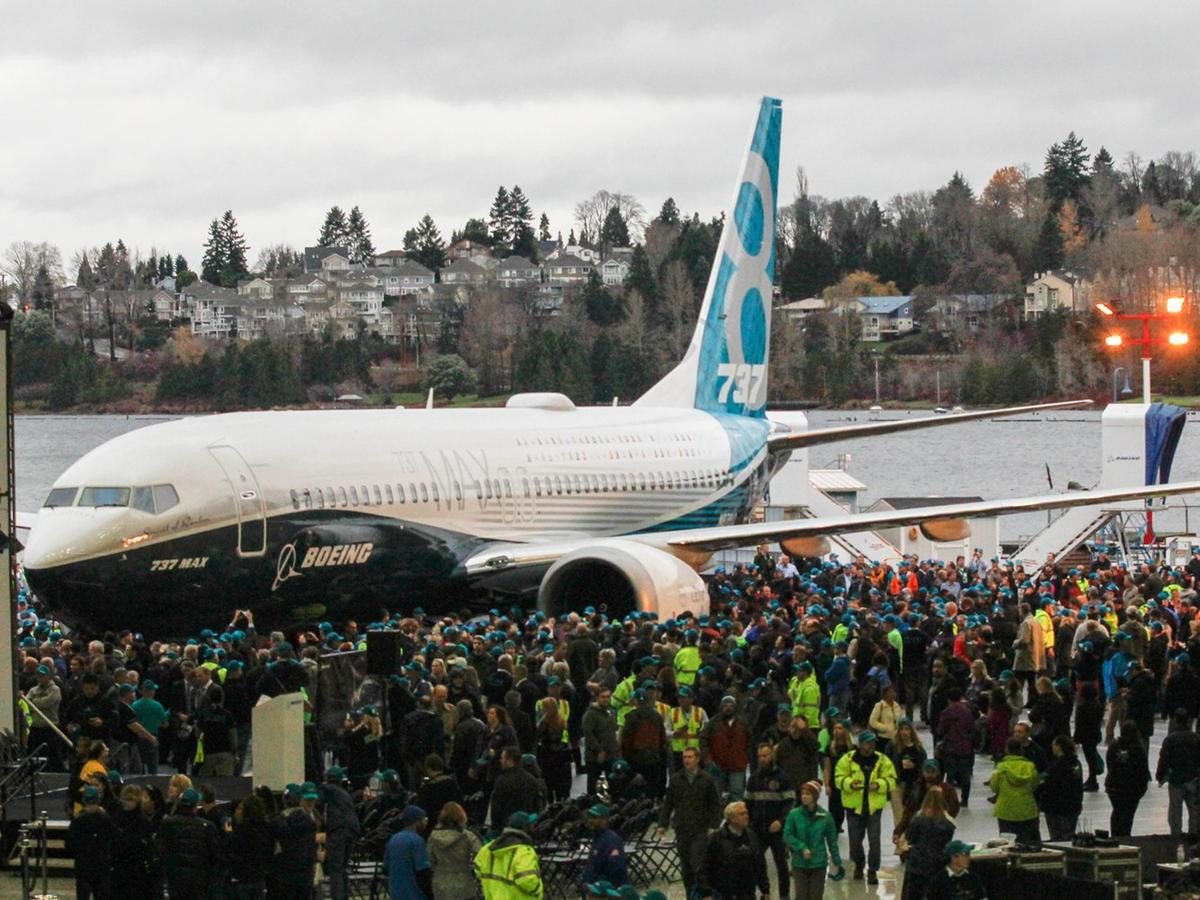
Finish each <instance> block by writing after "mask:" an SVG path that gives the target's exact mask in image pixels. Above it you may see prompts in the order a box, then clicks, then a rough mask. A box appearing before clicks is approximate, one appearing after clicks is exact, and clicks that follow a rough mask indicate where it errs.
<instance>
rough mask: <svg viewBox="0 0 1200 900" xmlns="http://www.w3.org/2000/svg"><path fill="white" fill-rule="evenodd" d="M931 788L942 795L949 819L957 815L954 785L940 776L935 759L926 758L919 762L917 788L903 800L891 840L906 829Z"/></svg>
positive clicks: (956, 793)
mask: <svg viewBox="0 0 1200 900" xmlns="http://www.w3.org/2000/svg"><path fill="white" fill-rule="evenodd" d="M931 790H938V791H940V792H941V795H942V803H944V804H945V806H946V814H947V815H949V816H950V818H951V819H956V818H957V817H958V811H959V808H960V806H961V804H960V803H959V802H958V791H956V790H955V789H954V785H952V784H950V783H949V782H948V781H946V780H945V778H944V777H943V776H942V767H941V764H940V763H938V761H937V760H936V759H932V758H930V759H927V760H925V762H924V763H922V764H921V780H920V781H919V782H917V789H916V792H915V793H914V794H912V796H911V798H910V800H908V801H906V802H905V805H904V809H903V810H902V811H901V815H900V820H899V821H898V822H896V823H895V826H894V827H893V829H892V840H893V841H895V840H898V839H899V838H900V836H901V835H903V834H904V833H905V832H906V831H907V830H908V826H909V824H910V823H911V822H912V820H913V817H914V816H916V814H917V812H918V811H919V810H920V809H921V805H922V804H923V803H924V802H925V795H926V794H928V793H929V792H930V791H931Z"/></svg>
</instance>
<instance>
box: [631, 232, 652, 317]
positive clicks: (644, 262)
mask: <svg viewBox="0 0 1200 900" xmlns="http://www.w3.org/2000/svg"><path fill="white" fill-rule="evenodd" d="M625 290H626V291H637V292H638V294H639V295H640V296H641V298H642V301H643V302H644V303H645V304H646V308H647V309H655V308H657V306H658V285H657V284H656V283H655V281H654V271H653V270H652V269H651V267H650V257H649V256H647V255H646V248H645V247H643V246H642V245H641V244H638V245H637V246H636V247H634V248H633V255H632V256H631V257H630V258H629V274H628V275H626V276H625Z"/></svg>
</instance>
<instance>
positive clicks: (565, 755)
mask: <svg viewBox="0 0 1200 900" xmlns="http://www.w3.org/2000/svg"><path fill="white" fill-rule="evenodd" d="M550 680H551V681H553V682H554V683H555V684H556V685H558V684H560V682H558V680H557V678H556V677H553V676H552V677H551V679H550ZM568 709H569V706H568V703H567V701H566V700H555V699H554V698H553V697H544V698H543V699H542V700H541V701H540V702H539V703H538V710H539V712H540V716H539V718H538V723H537V727H536V737H535V746H536V747H537V761H538V766H539V767H540V768H541V770H542V776H543V777H544V778H545V781H546V787H547V788H548V789H549V791H550V799H551V800H566V799H567V798H568V797H570V795H571V742H570V736H569V734H568V730H567V716H566V714H564V713H566V711H567V710H568ZM567 714H569V713H567Z"/></svg>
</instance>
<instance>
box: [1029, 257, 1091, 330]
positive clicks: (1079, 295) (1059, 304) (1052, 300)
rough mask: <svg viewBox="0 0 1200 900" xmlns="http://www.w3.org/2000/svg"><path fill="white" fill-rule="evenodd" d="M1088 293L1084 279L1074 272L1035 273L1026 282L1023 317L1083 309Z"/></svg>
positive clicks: (1086, 305) (1086, 302)
mask: <svg viewBox="0 0 1200 900" xmlns="http://www.w3.org/2000/svg"><path fill="white" fill-rule="evenodd" d="M1089 293H1090V292H1089V290H1088V284H1087V281H1086V280H1085V279H1084V278H1083V277H1082V276H1080V275H1077V274H1076V273H1074V272H1065V271H1062V270H1060V269H1054V270H1051V271H1049V272H1041V273H1038V274H1037V275H1035V276H1034V279H1033V281H1031V282H1029V284H1027V285H1025V306H1024V309H1023V314H1024V317H1025V320H1026V321H1031V320H1033V319H1040V318H1041V317H1042V316H1044V315H1046V314H1047V313H1053V312H1058V311H1060V310H1065V311H1067V312H1083V311H1085V310H1086V309H1087V308H1088V305H1089V304H1088V295H1089Z"/></svg>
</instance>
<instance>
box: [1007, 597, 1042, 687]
mask: <svg viewBox="0 0 1200 900" xmlns="http://www.w3.org/2000/svg"><path fill="white" fill-rule="evenodd" d="M1018 612H1019V614H1020V616H1021V625H1020V627H1019V628H1018V629H1017V637H1016V640H1014V641H1013V649H1014V650H1015V651H1016V653H1015V655H1014V657H1013V672H1015V673H1016V675H1017V677H1018V678H1019V679H1020V680H1021V681H1024V682H1025V684H1026V685H1027V689H1028V694H1027V699H1026V701H1025V706H1026V707H1029V706H1032V705H1033V697H1034V693H1035V692H1036V687H1035V685H1036V683H1037V679H1038V676H1039V675H1041V673H1042V672H1043V671H1045V668H1046V647H1045V644H1046V639H1045V632H1044V631H1043V630H1042V626H1041V623H1039V622H1038V620H1037V619H1036V618H1034V616H1033V613H1032V612H1031V610H1030V606H1029V604H1028V603H1022V604H1021V605H1020V606H1019V607H1018Z"/></svg>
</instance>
